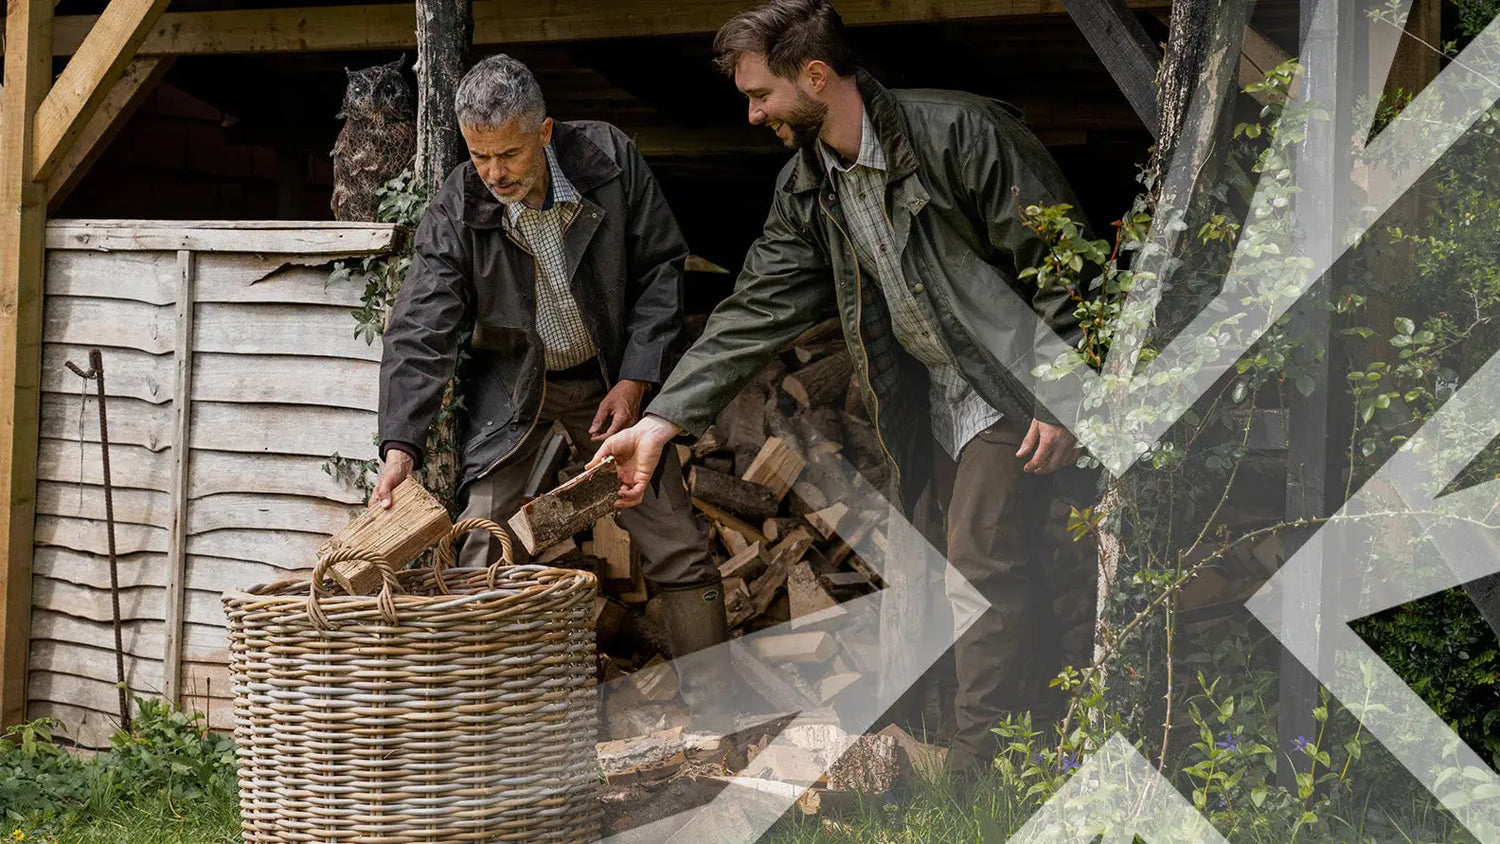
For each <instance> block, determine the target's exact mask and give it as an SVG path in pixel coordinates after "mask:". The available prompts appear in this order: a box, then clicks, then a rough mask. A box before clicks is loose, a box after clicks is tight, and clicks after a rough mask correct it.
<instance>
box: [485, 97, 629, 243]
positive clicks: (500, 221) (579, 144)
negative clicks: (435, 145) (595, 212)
mask: <svg viewBox="0 0 1500 844" xmlns="http://www.w3.org/2000/svg"><path fill="white" fill-rule="evenodd" d="M552 147H553V149H554V150H555V151H556V155H557V165H558V167H559V168H560V169H561V170H562V172H563V173H564V175H566V176H567V179H568V181H569V182H571V183H572V185H573V187H574V188H575V189H576V190H577V191H578V193H580V194H587V193H588V192H589V191H591V190H593V189H594V188H597V187H599V186H600V185H602V184H604V183H605V182H608V181H609V180H610V179H613V178H615V177H616V176H618V175H620V167H619V165H618V164H615V162H614V161H613V160H611V159H610V157H609V156H608V155H606V154H605V152H604V150H602V149H600V148H599V145H598V144H596V143H594V142H593V141H591V140H589V138H588V136H586V135H584V133H583V132H582V130H580V129H578V127H576V126H573V125H572V124H570V123H564V122H562V121H560V120H559V121H554V123H553V126H552ZM463 166H464V213H463V218H464V224H465V225H467V226H469V227H470V228H475V229H498V228H501V227H502V226H503V225H504V221H505V213H506V212H505V203H503V202H501V201H500V200H498V199H496V198H495V195H494V194H492V193H490V189H489V188H488V187H485V184H484V180H483V179H480V178H479V172H478V171H476V170H475V169H474V165H473V163H472V162H465V163H464V165H463Z"/></svg>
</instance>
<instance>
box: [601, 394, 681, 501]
mask: <svg viewBox="0 0 1500 844" xmlns="http://www.w3.org/2000/svg"><path fill="white" fill-rule="evenodd" d="M681 432H682V429H681V428H679V427H677V425H676V424H675V423H673V422H669V421H667V420H666V419H663V418H661V417H660V416H653V415H651V414H649V413H648V414H646V416H645V418H643V419H641V421H640V422H637V423H636V424H634V425H632V426H630V427H629V428H626V429H625V430H623V431H620V432H619V433H616V434H614V435H612V436H610V437H609V438H608V439H606V440H605V441H604V444H603V445H601V446H599V451H598V452H597V453H596V454H595V455H594V459H593V460H590V461H589V468H590V469H592V468H593V467H594V466H597V465H598V464H599V462H600V461H602V460H604V458H606V457H613V458H614V459H615V464H616V466H618V467H619V476H620V497H619V499H618V500H617V501H615V506H617V507H634V506H635V505H637V504H639V503H641V497H642V496H644V495H645V494H646V484H648V483H650V482H651V476H652V475H653V474H655V472H656V464H657V463H658V462H660V461H661V451H662V449H663V448H666V446H667V443H669V442H671V441H672V438H673V437H675V436H677V435H678V434H679V433H681Z"/></svg>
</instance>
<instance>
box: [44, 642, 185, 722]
mask: <svg viewBox="0 0 1500 844" xmlns="http://www.w3.org/2000/svg"><path fill="white" fill-rule="evenodd" d="M111 653H113V651H111ZM106 661H112V660H106ZM158 664H159V663H158ZM155 677H156V683H155V684H152V685H146V684H145V683H144V682H143V683H142V685H140V686H136V685H131V687H130V690H131V691H132V692H134V693H136V694H139V695H159V694H161V679H160V673H159V672H158V673H157V674H156V675H155ZM28 680H29V682H30V684H31V686H30V689H29V691H30V695H29V697H30V698H31V699H33V700H51V701H58V702H64V703H75V704H78V705H81V706H85V707H87V708H89V709H93V710H97V711H99V712H106V711H108V709H109V708H115V709H118V708H119V706H120V698H119V692H117V691H116V690H115V683H114V681H113V680H100V679H95V678H92V677H79V676H77V675H75V674H59V673H57V672H55V671H32V672H31V674H30V677H29V678H28Z"/></svg>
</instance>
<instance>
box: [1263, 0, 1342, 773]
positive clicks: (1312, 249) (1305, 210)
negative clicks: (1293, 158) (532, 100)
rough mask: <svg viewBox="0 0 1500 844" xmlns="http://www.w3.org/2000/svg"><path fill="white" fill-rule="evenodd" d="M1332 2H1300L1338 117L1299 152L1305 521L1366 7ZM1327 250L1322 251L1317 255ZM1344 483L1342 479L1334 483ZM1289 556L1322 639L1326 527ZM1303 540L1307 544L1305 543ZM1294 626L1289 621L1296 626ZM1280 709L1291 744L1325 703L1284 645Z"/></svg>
mask: <svg viewBox="0 0 1500 844" xmlns="http://www.w3.org/2000/svg"><path fill="white" fill-rule="evenodd" d="M1328 2H1332V3H1333V8H1332V9H1323V10H1322V11H1323V15H1322V16H1319V17H1316V18H1315V17H1314V15H1315V13H1316V12H1317V11H1318V9H1319V6H1320V5H1322V3H1321V2H1320V0H1302V2H1301V9H1302V27H1301V29H1302V38H1301V50H1300V51H1299V54H1300V55H1301V56H1302V58H1303V65H1302V67H1303V84H1304V85H1305V86H1306V88H1305V89H1304V90H1305V91H1306V92H1307V102H1308V103H1310V104H1313V105H1315V106H1316V107H1317V108H1318V109H1320V110H1322V111H1325V112H1327V113H1328V114H1329V115H1331V117H1330V118H1329V119H1325V120H1312V121H1309V122H1308V126H1307V136H1306V139H1305V140H1304V141H1303V143H1302V147H1301V149H1300V151H1299V153H1300V155H1299V160H1298V164H1297V167H1298V172H1297V186H1298V188H1299V190H1300V193H1301V198H1300V200H1299V204H1298V207H1297V217H1298V222H1299V228H1300V230H1301V232H1302V233H1303V234H1304V236H1305V237H1309V238H1310V241H1311V242H1309V243H1306V244H1304V245H1303V247H1302V252H1301V254H1303V255H1306V256H1307V257H1308V258H1310V259H1312V260H1314V261H1317V262H1319V264H1320V265H1321V266H1327V267H1329V268H1330V269H1329V271H1328V273H1327V274H1325V275H1324V276H1323V277H1322V278H1321V279H1319V280H1318V281H1317V283H1315V284H1314V285H1313V286H1312V287H1311V288H1310V289H1309V290H1308V292H1307V293H1306V294H1305V295H1304V296H1303V297H1302V301H1301V302H1299V303H1298V305H1297V306H1296V307H1295V308H1294V310H1293V311H1292V314H1293V316H1292V319H1293V323H1292V326H1293V328H1292V334H1293V336H1296V337H1300V338H1302V341H1303V342H1302V345H1300V346H1299V347H1298V348H1297V349H1296V351H1295V352H1294V353H1293V361H1294V362H1295V365H1296V366H1297V367H1298V368H1299V370H1300V371H1303V372H1308V373H1310V374H1311V375H1312V377H1313V380H1314V387H1313V390H1312V392H1311V393H1310V394H1308V395H1306V396H1304V395H1302V393H1301V392H1300V391H1298V390H1292V391H1291V394H1290V398H1289V399H1288V403H1287V411H1288V415H1289V419H1288V424H1287V431H1288V440H1287V481H1286V517H1287V518H1288V519H1306V518H1318V517H1321V516H1325V515H1327V514H1328V512H1330V509H1331V508H1330V507H1329V501H1328V484H1327V481H1328V465H1329V456H1330V455H1329V451H1330V449H1329V442H1330V439H1329V424H1328V423H1329V418H1328V399H1329V393H1330V391H1331V389H1332V380H1331V379H1330V378H1329V357H1330V355H1329V350H1330V342H1329V341H1330V322H1329V311H1328V308H1327V307H1326V306H1325V303H1326V302H1327V301H1328V297H1329V296H1330V294H1331V291H1332V289H1333V286H1334V284H1335V281H1334V273H1335V272H1336V270H1335V269H1333V261H1332V258H1333V256H1334V252H1335V250H1337V249H1338V248H1339V242H1340V240H1339V239H1340V236H1341V235H1342V232H1341V231H1340V230H1339V229H1338V228H1337V226H1338V225H1339V223H1338V222H1337V220H1338V213H1339V212H1338V209H1340V208H1341V207H1343V203H1344V202H1345V201H1346V198H1347V197H1348V195H1349V189H1350V184H1349V175H1348V174H1349V173H1350V168H1351V160H1350V150H1349V149H1348V146H1347V143H1345V142H1343V141H1341V140H1340V139H1343V138H1348V137H1350V136H1351V135H1352V134H1353V130H1352V127H1351V122H1352V118H1351V117H1350V112H1351V111H1352V109H1351V108H1350V106H1351V104H1352V97H1351V96H1350V93H1351V91H1352V90H1353V87H1352V84H1351V83H1352V81H1353V80H1352V79H1351V78H1350V76H1351V70H1352V66H1353V61H1352V50H1351V43H1352V38H1351V34H1352V32H1353V28H1354V24H1355V21H1356V19H1358V18H1360V17H1362V16H1361V15H1359V14H1358V13H1357V12H1356V10H1355V7H1354V4H1353V3H1352V2H1350V0H1336V2H1335V0H1328ZM1319 253H1321V254H1319ZM1334 487H1335V488H1337V484H1335V485H1334ZM1285 542H1286V548H1287V556H1288V557H1290V556H1291V555H1292V554H1293V553H1296V552H1297V551H1299V550H1300V551H1302V552H1304V553H1305V554H1306V555H1307V556H1306V557H1305V559H1306V564H1305V565H1303V566H1302V567H1301V568H1299V569H1298V570H1297V576H1296V577H1294V578H1291V579H1289V580H1288V581H1287V582H1286V588H1285V591H1284V594H1283V596H1282V610H1281V611H1282V618H1284V619H1286V620H1287V622H1288V624H1289V625H1293V626H1294V628H1295V630H1296V632H1295V633H1293V634H1292V635H1294V636H1296V637H1297V638H1299V639H1300V638H1305V639H1307V640H1309V641H1312V642H1317V640H1318V631H1319V629H1320V626H1321V624H1322V623H1323V622H1322V620H1321V618H1320V616H1321V613H1322V611H1323V594H1324V592H1325V590H1326V589H1327V587H1328V585H1329V584H1327V583H1326V580H1325V577H1326V576H1325V573H1324V570H1323V559H1322V555H1323V545H1322V542H1323V540H1322V538H1321V536H1320V534H1319V533H1318V532H1317V531H1316V530H1315V529H1311V528H1303V529H1300V530H1296V531H1288V532H1287V533H1286V534H1285ZM1298 546H1301V547H1300V548H1299V547H1298ZM1289 629H1292V628H1289ZM1313 653H1314V659H1316V660H1320V661H1322V660H1327V659H1328V658H1329V655H1328V654H1325V653H1323V652H1322V649H1321V648H1317V647H1315V648H1314V651H1313ZM1279 681H1280V687H1281V688H1280V698H1281V701H1280V709H1279V710H1278V717H1277V732H1278V733H1279V743H1278V745H1277V746H1278V747H1288V746H1290V745H1291V743H1292V742H1293V741H1294V740H1295V739H1296V738H1297V737H1299V736H1310V735H1313V734H1314V733H1315V732H1316V729H1317V724H1316V722H1315V721H1314V719H1313V715H1312V711H1313V709H1314V708H1315V707H1316V706H1317V705H1318V700H1319V697H1318V688H1319V683H1318V680H1317V678H1316V677H1314V676H1313V675H1312V674H1311V673H1310V672H1309V671H1308V670H1307V669H1306V668H1305V667H1304V666H1303V665H1302V663H1301V662H1300V661H1299V660H1298V659H1297V657H1296V656H1295V655H1294V654H1292V653H1291V652H1290V651H1286V650H1283V651H1282V653H1281V674H1280V677H1279ZM1310 765H1311V762H1310V761H1308V760H1304V759H1293V760H1292V762H1291V763H1290V764H1288V765H1285V766H1277V769H1276V779H1277V781H1278V782H1279V783H1281V784H1282V785H1283V786H1285V787H1288V788H1292V787H1295V786H1296V777H1297V774H1298V773H1300V772H1304V771H1307V770H1310V767H1309V766H1310Z"/></svg>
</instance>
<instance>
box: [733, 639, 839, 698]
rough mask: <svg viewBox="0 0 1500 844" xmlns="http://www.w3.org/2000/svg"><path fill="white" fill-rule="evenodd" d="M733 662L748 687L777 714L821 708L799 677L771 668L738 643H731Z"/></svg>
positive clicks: (737, 641)
mask: <svg viewBox="0 0 1500 844" xmlns="http://www.w3.org/2000/svg"><path fill="white" fill-rule="evenodd" d="M729 661H730V664H731V665H733V666H734V670H735V671H736V673H738V674H739V675H740V677H741V678H743V679H744V680H745V683H746V685H748V686H749V687H750V688H751V689H754V690H755V693H756V694H758V695H760V696H761V697H763V698H765V700H766V703H769V704H771V706H772V707H773V708H774V709H775V710H776V711H777V712H801V711H803V710H805V709H815V708H816V707H817V706H818V702H817V699H816V698H815V696H814V695H813V693H812V692H811V691H809V690H807V689H805V688H803V684H802V683H800V682H798V680H797V679H796V678H795V676H793V675H792V674H790V673H788V672H786V671H782V670H778V669H776V668H773V667H771V666H770V665H767V664H766V663H765V662H764V661H762V660H761V658H760V657H758V656H756V655H755V652H754V651H752V650H751V649H750V648H749V647H748V646H746V645H745V643H744V642H741V641H740V640H738V639H730V640H729Z"/></svg>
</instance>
